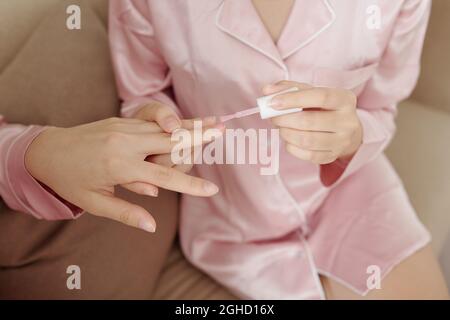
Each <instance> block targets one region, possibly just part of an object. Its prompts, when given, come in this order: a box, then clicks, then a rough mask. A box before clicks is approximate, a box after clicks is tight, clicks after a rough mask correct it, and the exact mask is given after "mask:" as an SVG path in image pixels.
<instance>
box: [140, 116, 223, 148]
mask: <svg viewBox="0 0 450 320" xmlns="http://www.w3.org/2000/svg"><path fill="white" fill-rule="evenodd" d="M224 131H225V126H224V125H223V124H221V123H220V124H217V125H215V126H213V127H212V128H204V129H194V130H186V129H179V130H177V131H175V132H174V133H172V134H163V133H161V134H152V135H142V136H141V137H137V138H136V139H137V142H136V143H137V144H136V145H139V147H140V148H141V150H142V152H144V153H146V154H153V155H154V154H164V153H171V152H179V151H180V150H184V149H189V148H193V147H196V146H201V145H203V144H205V143H209V142H211V141H213V140H215V139H217V138H218V137H220V136H222V134H223V132H224Z"/></svg>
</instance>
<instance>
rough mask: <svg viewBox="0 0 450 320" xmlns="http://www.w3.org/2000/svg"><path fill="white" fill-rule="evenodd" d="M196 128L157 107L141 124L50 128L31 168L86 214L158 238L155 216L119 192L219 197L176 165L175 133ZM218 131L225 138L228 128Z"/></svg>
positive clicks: (143, 113)
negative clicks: (116, 190)
mask: <svg viewBox="0 0 450 320" xmlns="http://www.w3.org/2000/svg"><path fill="white" fill-rule="evenodd" d="M208 121H209V120H208V119H205V123H204V125H205V127H206V126H208V123H207V122H208ZM210 122H211V121H210ZM209 124H210V125H212V124H214V123H209ZM192 126H193V124H192V121H189V120H184V121H181V120H180V119H178V117H177V116H176V114H175V112H174V111H173V110H172V109H171V108H170V107H168V106H165V105H162V104H160V103H158V102H154V103H152V104H149V105H146V106H143V107H142V108H141V109H140V110H139V112H137V113H136V115H135V119H120V118H111V119H106V120H102V121H98V122H94V123H89V124H85V125H81V126H76V127H73V128H56V127H51V128H48V129H46V130H45V131H43V132H42V133H41V134H40V135H39V136H38V137H37V138H36V139H35V140H34V141H33V142H32V143H31V145H30V147H29V148H28V150H27V153H26V155H25V165H26V167H27V169H28V171H29V172H30V174H31V175H32V176H33V177H34V178H36V179H37V180H39V181H40V182H42V183H44V184H45V185H47V186H48V187H50V188H51V189H52V190H53V191H55V192H56V193H57V194H58V195H60V196H61V197H62V198H64V199H65V200H67V201H69V202H70V203H73V204H75V205H76V206H78V207H80V208H81V209H83V210H85V211H87V212H89V213H91V214H94V215H97V216H101V217H105V218H109V219H113V220H116V221H118V222H121V223H124V224H126V225H129V226H133V227H137V228H140V229H143V230H145V231H148V232H155V229H156V221H155V220H154V218H153V217H152V216H151V214H150V213H149V212H147V211H146V210H145V209H144V208H142V207H141V206H138V205H135V204H132V203H130V202H127V201H125V200H122V199H120V198H118V197H116V196H115V195H114V187H115V186H122V187H123V188H125V189H128V190H129V191H132V192H135V193H137V194H142V195H146V196H151V197H156V196H158V187H161V188H164V189H168V190H172V191H177V192H181V193H186V194H190V195H194V196H202V197H209V196H212V195H214V194H216V193H217V192H218V191H219V188H218V187H217V186H216V185H215V184H213V183H212V182H209V181H206V180H204V179H200V178H197V177H193V176H189V175H187V174H185V173H184V172H186V171H187V170H188V169H189V168H185V167H183V166H179V167H176V166H175V165H174V164H172V163H171V162H170V155H169V153H170V152H171V150H172V148H173V146H174V142H173V141H171V135H170V132H172V131H173V130H175V129H177V128H180V127H184V128H186V129H191V128H192ZM216 128H217V129H219V130H217V132H218V133H219V135H220V134H221V133H222V132H223V129H224V128H223V125H218V126H216ZM221 130H222V131H221ZM192 134H193V133H192ZM207 142H209V141H202V142H201V143H207ZM192 146H193V145H186V148H191V147H192ZM149 157H150V158H151V159H150V161H145V160H146V159H147V160H149V159H148V158H149Z"/></svg>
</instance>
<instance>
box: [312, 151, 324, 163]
mask: <svg viewBox="0 0 450 320" xmlns="http://www.w3.org/2000/svg"><path fill="white" fill-rule="evenodd" d="M309 161H311V162H313V163H315V164H322V161H323V155H322V154H320V153H319V152H309Z"/></svg>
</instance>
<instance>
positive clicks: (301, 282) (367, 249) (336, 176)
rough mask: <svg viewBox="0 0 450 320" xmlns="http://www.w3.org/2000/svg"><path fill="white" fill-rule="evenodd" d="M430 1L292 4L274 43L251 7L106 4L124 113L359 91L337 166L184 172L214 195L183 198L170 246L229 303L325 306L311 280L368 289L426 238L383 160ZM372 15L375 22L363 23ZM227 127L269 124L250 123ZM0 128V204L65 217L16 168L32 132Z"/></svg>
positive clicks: (234, 0)
mask: <svg viewBox="0 0 450 320" xmlns="http://www.w3.org/2000/svg"><path fill="white" fill-rule="evenodd" d="M430 4H431V1H429V0H346V1H342V0H314V1H313V0H296V1H295V4H294V5H293V8H292V12H291V14H290V17H289V19H288V21H287V23H286V25H285V27H284V30H283V32H282V34H281V36H280V38H279V41H278V42H277V43H276V44H275V43H274V42H273V41H272V39H271V37H270V35H269V34H268V32H267V30H266V28H265V27H264V25H263V23H262V21H261V20H260V18H259V16H258V14H257V12H256V10H255V8H254V7H253V5H252V2H251V0H195V1H181V0H164V1H161V0H111V1H110V22H109V24H110V40H111V50H112V57H113V62H114V67H115V71H116V77H117V83H118V88H119V92H120V96H121V98H122V99H123V101H124V104H123V114H124V115H125V116H127V115H130V114H131V113H132V112H134V111H135V110H137V108H138V107H139V106H141V105H142V104H144V103H145V102H147V101H150V100H159V101H161V102H164V103H166V104H167V105H169V106H171V107H173V108H175V109H176V110H177V112H179V114H180V115H182V116H183V117H185V118H194V117H203V116H210V115H224V114H229V113H232V112H236V111H240V110H242V109H243V108H245V107H249V106H254V105H255V100H256V98H257V97H259V96H261V88H262V87H263V86H264V85H266V84H269V83H273V82H276V81H280V80H292V81H297V82H304V83H309V84H312V85H315V86H328V87H341V88H346V89H350V90H353V91H354V92H355V94H356V95H357V96H358V109H357V112H358V116H359V118H360V121H361V123H362V126H363V130H364V137H363V143H362V145H361V147H360V148H359V150H358V151H357V153H356V154H355V156H354V157H353V158H352V160H351V161H350V162H349V163H345V164H343V163H338V162H336V163H333V164H331V165H326V166H317V165H313V164H310V163H308V162H305V161H301V160H299V159H297V158H295V157H293V156H291V155H289V154H288V153H287V152H286V151H285V150H284V147H283V145H281V147H280V170H279V173H278V174H276V175H266V176H264V175H261V174H260V167H261V166H260V165H206V164H203V165H197V166H196V167H195V170H194V172H193V174H196V175H199V176H201V177H203V178H206V179H209V180H211V181H214V182H215V183H216V184H218V185H219V186H220V192H219V193H218V194H217V195H216V196H214V197H211V198H195V197H191V196H183V197H182V205H181V223H180V238H181V244H182V247H183V251H184V253H185V255H186V257H187V258H188V259H189V260H190V261H191V262H192V263H193V264H194V265H196V266H197V267H199V268H200V269H202V270H203V271H205V272H206V273H208V274H209V275H210V276H212V277H213V278H215V279H216V280H217V281H219V282H221V283H222V284H224V285H226V286H227V287H228V288H229V289H230V290H232V291H233V292H234V293H236V294H237V295H239V296H240V297H244V298H252V299H323V298H325V296H324V291H323V288H322V287H321V283H320V280H319V275H323V276H327V277H330V278H332V279H334V280H336V281H339V282H340V283H342V284H344V285H346V286H347V287H348V288H350V289H352V290H354V291H355V292H357V293H359V294H366V293H367V292H368V291H369V290H370V289H371V287H370V286H369V285H368V277H369V276H370V270H373V267H375V268H378V269H379V270H380V274H381V276H382V277H383V276H384V275H386V274H387V273H388V272H389V271H390V270H391V269H392V268H393V267H394V266H395V265H396V264H398V263H399V262H401V261H402V260H403V259H405V258H406V257H407V256H409V255H411V254H412V253H414V252H415V251H416V250H418V249H419V248H421V247H423V246H424V245H425V244H427V243H428V242H429V241H430V236H429V234H428V232H427V231H426V229H425V228H424V227H423V225H422V224H421V223H420V221H419V220H418V218H417V217H416V214H415V212H414V209H413V208H412V206H411V204H410V202H409V200H408V197H407V195H406V193H405V191H404V188H403V186H402V184H401V181H400V179H399V178H398V176H397V174H396V173H395V171H394V169H393V168H392V166H391V165H390V163H389V162H388V160H387V159H386V157H385V156H384V154H383V150H384V149H385V147H386V146H387V144H388V143H389V141H390V139H391V138H392V136H393V134H394V130H395V124H394V117H395V114H396V105H397V103H398V102H399V101H400V100H402V99H404V98H406V97H407V96H408V95H409V94H410V92H411V91H412V89H413V87H414V85H415V83H416V80H417V77H418V73H419V62H420V54H421V49H422V43H423V38H424V35H425V31H426V26H427V21H428V17H429V12H430ZM377 12H378V13H380V15H379V18H380V23H379V24H377V23H373V20H372V19H374V17H375V18H376V16H374V14H375V15H376V14H377ZM168 90H172V92H173V95H168V94H167V91H168ZM10 126H11V125H10ZM227 127H228V128H243V129H249V128H254V129H270V128H271V125H270V122H269V121H267V120H261V119H260V118H259V117H258V116H257V115H255V116H252V117H247V118H242V119H238V120H234V121H232V122H229V123H227ZM0 130H1V131H0V134H1V136H2V137H1V139H0V149H1V153H0V157H1V158H0V160H1V162H0V163H1V165H2V167H1V170H0V183H1V189H0V192H1V195H2V197H3V198H4V199H5V200H6V202H7V203H8V204H10V205H11V206H13V207H17V208H21V209H23V210H24V211H27V212H31V213H34V214H35V215H36V216H39V212H44V211H45V210H40V208H37V207H42V206H47V207H49V208H50V209H51V210H47V211H46V212H50V213H51V215H52V216H48V215H47V216H43V217H44V218H55V217H56V218H58V217H61V216H69V214H68V211H67V210H68V209H67V208H66V209H67V210H66V209H65V210H66V211H64V210H62V208H61V206H63V203H62V202H58V200H57V199H55V198H52V197H51V196H50V195H47V198H46V199H47V200H45V201H44V200H43V198H45V197H44V196H43V195H42V192H44V190H43V189H41V188H40V186H39V185H37V184H36V182H34V181H33V180H32V178H31V177H29V176H28V177H27V176H26V170H24V168H23V167H22V162H23V161H22V162H20V161H17V160H18V159H19V158H20V156H22V155H23V149H24V146H25V145H26V142H27V141H28V139H30V137H32V135H33V134H34V132H35V131H34V129H32V128H31V129H26V130H27V131H26V132H28V133H27V134H26V133H22V134H19V132H20V130H21V129H20V128H15V127H13V126H11V127H9V126H3V127H2V128H1V129H0ZM23 130H25V129H23ZM4 133H6V137H5V134H4ZM12 155H15V158H11V157H12ZM12 159H15V161H12ZM19 160H20V159H19ZM61 212H65V213H66V214H65V215H64V214H62V213H61ZM142 254H151V253H145V252H143V253H142ZM371 268H372V269H371Z"/></svg>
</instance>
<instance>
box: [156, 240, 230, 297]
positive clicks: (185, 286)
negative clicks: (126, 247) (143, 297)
mask: <svg viewBox="0 0 450 320" xmlns="http://www.w3.org/2000/svg"><path fill="white" fill-rule="evenodd" d="M154 298H155V299H162V300H186V299H192V300H214V299H218V300H235V299H237V298H236V296H234V295H233V294H231V293H230V292H229V291H228V290H227V289H225V288H224V287H223V286H221V285H220V284H218V283H217V282H216V281H214V280H213V279H211V278H210V277H209V276H208V275H206V274H204V273H203V272H201V271H200V270H198V269H197V268H195V267H194V266H192V265H191V264H190V263H189V262H188V261H187V260H186V259H185V258H184V256H183V255H182V253H181V251H180V247H179V245H178V244H176V245H174V247H173V248H172V250H171V252H170V255H169V258H168V259H167V261H166V264H165V266H164V268H163V271H162V272H161V275H160V278H159V281H158V284H157V287H156V290H155V293H154Z"/></svg>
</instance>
